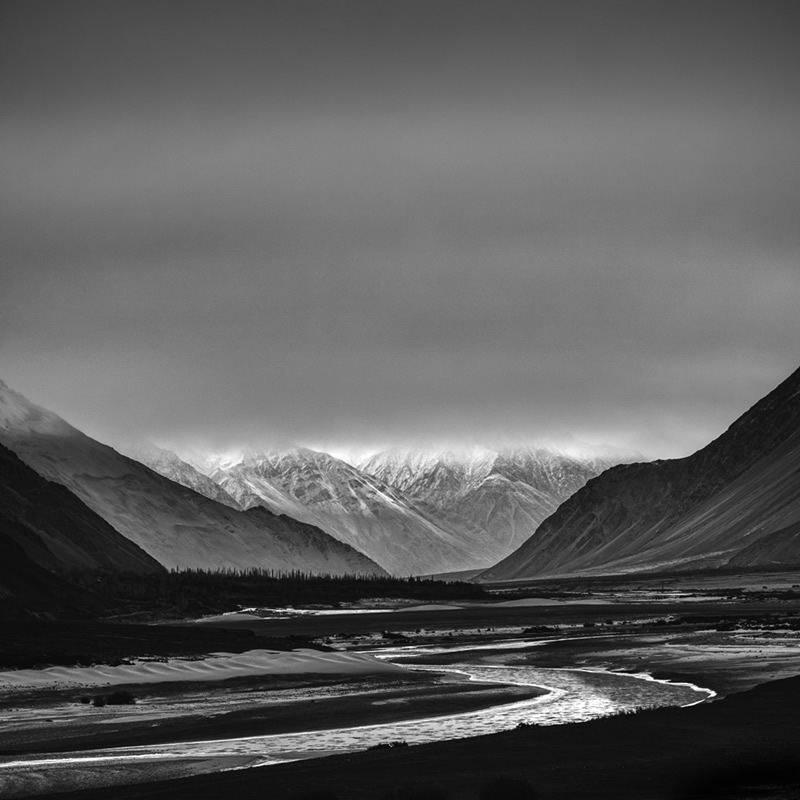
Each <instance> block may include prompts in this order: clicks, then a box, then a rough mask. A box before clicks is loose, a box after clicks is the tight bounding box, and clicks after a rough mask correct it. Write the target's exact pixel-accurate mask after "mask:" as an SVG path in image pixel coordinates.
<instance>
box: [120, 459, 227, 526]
mask: <svg viewBox="0 0 800 800" xmlns="http://www.w3.org/2000/svg"><path fill="white" fill-rule="evenodd" d="M121 451H122V452H123V453H124V454H125V455H126V456H128V457H129V458H132V459H134V460H135V461H138V462H139V463H140V464H144V465H145V466H146V467H150V469H152V470H153V471H154V472H157V473H158V474H159V475H163V476H164V477H165V478H169V479H170V480H171V481H174V482H175V483H179V484H180V485H181V486H185V487H186V488H187V489H193V490H194V491H195V492H197V493H198V494H202V495H203V496H204V497H208V498H209V499H210V500H216V502H218V503H222V504H223V505H226V506H230V507H231V508H235V509H237V510H241V509H242V508H243V506H241V505H239V503H238V502H236V500H235V499H234V498H233V497H231V496H230V495H229V494H228V493H227V492H226V491H225V490H224V489H223V488H222V487H221V486H220V485H219V484H218V483H217V482H216V481H214V480H212V479H211V478H209V477H208V475H204V474H203V473H202V472H200V470H198V469H196V468H195V467H193V466H192V465H191V464H188V463H187V462H186V461H183V460H182V459H180V458H179V457H178V456H177V455H176V454H175V453H173V452H171V451H170V450H164V449H163V448H161V447H156V446H155V445H152V444H149V445H142V444H139V445H130V446H127V447H123V448H122V449H121Z"/></svg>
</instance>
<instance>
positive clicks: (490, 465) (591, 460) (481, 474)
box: [362, 447, 616, 558]
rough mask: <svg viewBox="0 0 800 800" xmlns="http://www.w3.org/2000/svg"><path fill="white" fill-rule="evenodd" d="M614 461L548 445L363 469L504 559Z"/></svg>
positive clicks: (383, 462) (391, 459) (425, 457)
mask: <svg viewBox="0 0 800 800" xmlns="http://www.w3.org/2000/svg"><path fill="white" fill-rule="evenodd" d="M614 463H616V462H615V461H611V460H610V459H603V458H598V457H586V458H584V459H578V458H574V457H572V456H569V455H567V454H565V453H562V452H559V451H557V450H555V449H548V448H545V447H518V448H513V449H512V448H505V449H502V450H488V449H484V448H473V449H469V450H462V451H456V450H443V451H435V450H432V451H423V450H413V449H401V448H397V449H394V450H389V451H385V452H383V453H378V454H377V455H375V456H373V457H372V458H370V459H369V460H368V461H366V462H365V463H364V464H363V465H362V469H363V470H364V471H365V472H367V473H369V474H372V475H374V476H376V477H378V478H380V479H382V480H384V481H385V482H387V483H389V484H391V485H392V486H395V487H397V488H399V489H401V490H402V491H403V492H404V493H405V494H406V495H408V496H410V497H411V498H413V499H414V500H416V501H417V502H419V503H420V504H422V505H423V506H424V508H426V509H427V510H428V512H429V513H430V514H431V515H432V516H434V517H435V518H436V519H438V520H441V521H442V524H443V525H444V526H446V527H448V528H450V529H453V530H460V531H464V530H469V531H471V532H472V535H478V536H480V537H481V539H482V540H483V541H485V542H487V543H490V544H491V547H492V549H493V552H494V554H495V558H503V557H504V556H505V555H507V554H509V553H511V552H513V551H514V550H515V549H516V548H517V547H519V545H520V544H522V542H524V541H525V540H526V539H527V538H528V537H529V536H530V535H531V534H532V533H533V532H534V531H535V530H536V528H537V527H538V525H539V523H541V522H542V521H543V520H544V519H546V518H547V517H548V516H549V515H550V514H552V513H553V511H555V509H556V508H557V507H558V506H559V504H560V503H561V502H562V501H563V500H565V499H566V498H567V497H569V496H570V495H571V494H573V493H574V492H575V491H577V490H578V489H579V488H581V487H582V486H583V485H584V484H585V483H586V481H587V480H589V479H590V478H592V477H594V476H595V475H597V474H599V473H600V472H601V471H602V470H604V469H606V468H607V467H609V466H611V465H612V464H614Z"/></svg>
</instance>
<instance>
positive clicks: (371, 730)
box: [0, 640, 714, 769]
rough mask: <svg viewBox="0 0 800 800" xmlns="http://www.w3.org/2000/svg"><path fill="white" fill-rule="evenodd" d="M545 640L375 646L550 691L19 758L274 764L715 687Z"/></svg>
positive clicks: (644, 703) (687, 700) (659, 701)
mask: <svg viewBox="0 0 800 800" xmlns="http://www.w3.org/2000/svg"><path fill="white" fill-rule="evenodd" d="M546 644H547V643H546V642H542V641H541V640H540V641H535V642H534V641H531V642H520V641H518V640H517V641H515V642H513V643H502V642H496V643H493V644H486V645H481V646H479V647H476V646H458V645H457V646H453V647H442V646H436V647H425V646H414V647H411V646H409V647H398V648H391V649H389V648H387V649H384V650H378V651H372V654H373V655H375V656H377V657H378V658H381V659H384V660H387V661H391V662H393V663H397V664H401V665H403V666H408V667H411V668H413V669H417V670H432V671H443V670H444V671H450V672H458V673H460V674H462V675H465V676H468V677H469V679H471V680H476V681H484V682H492V683H502V684H516V685H532V686H537V687H541V688H544V689H546V690H547V694H544V695H541V696H538V697H535V698H532V699H526V700H521V701H516V702H511V703H505V704H501V705H496V706H492V707H489V708H484V709H481V710H478V711H471V712H466V713H460V714H453V715H449V716H437V717H428V718H422V719H414V720H407V721H403V722H393V723H386V724H376V725H367V726H363V725H362V726H357V727H347V728H335V729H327V730H318V731H307V732H300V733H290V734H278V735H268V736H249V737H241V738H228V739H219V740H212V741H194V742H177V743H170V744H159V745H145V746H139V747H119V748H114V749H107V750H94V751H89V752H81V753H65V754H63V755H60V756H49V757H47V758H37V757H36V756H27V757H23V758H21V759H19V760H18V761H16V762H10V763H9V762H6V763H5V764H2V765H0V767H3V768H6V769H8V768H12V767H13V766H15V765H16V766H20V767H21V766H23V765H24V766H25V767H28V768H30V767H33V766H39V767H41V768H45V769H46V768H47V767H50V766H55V765H59V764H60V765H62V766H67V765H68V764H71V765H79V764H84V765H87V766H88V765H89V764H92V763H94V764H100V763H108V762H124V761H137V760H141V759H146V760H160V759H183V758H197V757H216V756H237V757H247V758H248V759H252V761H250V763H249V766H257V765H269V764H276V763H281V762H285V761H294V760H298V759H304V758H314V757H318V756H323V755H330V754H334V753H346V752H354V751H359V750H365V749H367V748H369V747H374V746H375V745H379V744H388V743H390V742H405V743H407V744H409V745H411V744H422V743H426V742H435V741H442V740H445V739H460V738H465V737H470V736H479V735H483V734H488V733H495V732H499V731H503V730H509V729H512V728H515V727H517V726H518V725H520V724H521V723H524V724H530V725H560V724H568V723H573V722H584V721H587V720H590V719H594V718H597V717H603V716H608V715H611V714H618V713H626V712H631V711H634V710H636V709H642V708H652V707H658V706H688V705H694V704H696V703H700V702H703V701H705V700H707V699H709V698H710V697H712V696H713V695H714V692H713V691H711V690H709V689H703V688H701V687H698V686H694V685H692V684H683V683H670V682H667V681H660V680H655V679H653V678H652V677H650V676H649V675H647V674H645V673H641V674H629V673H618V672H612V671H606V670H595V669H592V670H588V669H577V668H542V667H536V666H533V665H531V664H529V663H526V657H527V656H529V655H530V653H531V651H532V650H533V648H536V647H542V646H546Z"/></svg>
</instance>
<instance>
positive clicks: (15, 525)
mask: <svg viewBox="0 0 800 800" xmlns="http://www.w3.org/2000/svg"><path fill="white" fill-rule="evenodd" d="M0 536H2V537H4V538H6V539H10V540H12V541H14V542H15V543H16V544H17V545H19V547H20V548H21V549H22V551H23V552H24V553H25V554H26V555H27V556H28V558H30V559H31V560H32V561H33V562H34V563H36V564H38V565H39V566H41V567H45V568H46V569H70V568H72V567H85V568H92V569H117V570H125V571H129V572H155V571H159V570H161V569H163V567H161V565H160V564H159V563H158V562H157V561H156V560H155V559H153V558H152V557H151V556H149V555H147V553H145V552H144V551H143V550H142V549H141V548H139V547H137V546H136V545H135V544H134V543H133V542H131V541H130V540H129V539H126V538H125V537H124V536H122V534H120V533H118V532H117V531H116V530H114V528H112V527H111V525H109V524H108V523H107V522H106V521H105V520H104V519H102V518H101V517H99V516H98V515H97V514H96V513H95V512H94V511H92V510H91V509H90V508H88V507H87V506H86V505H85V504H84V503H83V502H81V500H79V499H78V498H77V497H76V496H75V495H74V494H72V492H70V491H69V490H68V489H65V488H64V487H63V486H60V485H58V484H57V483H51V482H50V481H47V480H45V479H44V478H42V477H41V475H39V474H37V473H36V472H34V471H33V470H32V469H31V468H30V467H29V466H27V465H26V464H25V463H23V462H22V461H21V460H20V459H19V458H18V457H17V456H16V455H15V454H14V453H12V452H11V451H10V450H8V449H7V448H5V447H3V446H2V445H0Z"/></svg>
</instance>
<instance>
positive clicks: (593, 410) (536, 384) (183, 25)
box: [0, 0, 800, 455]
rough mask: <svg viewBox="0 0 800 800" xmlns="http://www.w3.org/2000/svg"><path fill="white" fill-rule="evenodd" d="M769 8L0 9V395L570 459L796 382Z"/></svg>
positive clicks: (716, 418) (262, 437) (777, 68)
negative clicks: (484, 445) (540, 449)
mask: <svg viewBox="0 0 800 800" xmlns="http://www.w3.org/2000/svg"><path fill="white" fill-rule="evenodd" d="M794 8H795V4H794V3H792V2H787V3H783V2H768V1H767V2H746V3H737V2H733V1H732V0H726V2H692V3H688V2H686V3H684V2H655V1H654V2H648V0H636V2H628V1H627V0H620V1H617V0H592V1H591V2H588V1H587V2H564V0H558V2H555V1H554V2H525V3H508V2H502V1H501V2H464V1H463V0H462V1H460V2H438V1H437V0H426V2H414V1H413V0H404V2H398V3H394V4H389V3H375V2H349V1H345V0H336V2H330V0H325V2H322V0H319V1H318V2H311V1H309V2H306V1H305V0H292V2H288V0H287V2H273V3H271V2H218V3H216V2H215V3H211V2H197V0H193V2H169V1H167V2H152V3H151V2H136V3H134V2H130V3H128V2H113V1H112V2H108V0H104V1H103V2H96V3H86V2H81V1H80V0H76V1H75V2H71V3H60V2H36V0H26V1H25V2H20V3H15V2H6V3H5V4H4V6H3V10H2V16H3V20H2V23H3V24H2V25H0V30H2V33H1V34H0V37H2V40H0V59H1V60H2V63H0V91H2V99H3V112H2V117H0V134H1V135H2V139H3V175H4V181H3V187H2V189H0V203H2V206H1V207H0V208H1V209H2V219H3V223H2V229H1V230H0V234H1V235H2V242H3V253H4V259H3V267H2V270H3V272H2V275H3V278H2V280H3V292H2V296H0V359H2V373H3V376H4V377H5V378H6V379H7V380H8V381H9V382H10V383H12V384H14V385H16V386H17V387H18V388H20V389H22V390H23V391H26V392H28V393H29V394H30V395H31V396H32V397H33V399H36V400H39V401H40V402H42V403H44V404H46V405H49V406H51V407H53V408H54V409H56V410H58V411H60V412H61V413H63V414H64V415H65V416H68V417H69V418H71V419H73V420H74V421H76V422H77V423H78V424H80V425H81V426H82V427H84V428H85V429H87V430H89V431H90V432H94V433H96V434H98V435H101V436H106V437H113V436H116V435H150V436H154V437H157V438H158V437H160V438H162V439H171V440H173V441H189V440H192V441H198V442H201V443H202V442H205V443H208V444H210V445H211V446H215V447H220V446H224V445H225V444H226V443H242V442H244V441H245V440H253V439H255V440H258V441H261V442H264V441H268V440H270V439H273V438H281V439H288V438H294V439H298V440H301V441H305V442H310V443H315V442H325V443H332V444H338V445H347V444H351V445H354V446H369V445H371V444H383V443H389V442H391V441H394V440H399V439H409V438H410V439H425V438H431V437H434V438H440V439H460V438H463V437H469V438H471V439H475V438H481V437H492V436H501V435H503V436H516V435H518V436H521V437H526V438H527V437H534V436H545V435H548V434H550V435H552V434H555V433H560V432H564V431H569V432H573V433H575V434H576V435H578V436H582V437H584V438H587V439H594V440H613V441H616V442H618V443H620V444H623V445H627V446H632V447H636V448H638V449H640V450H643V451H644V452H647V453H648V454H652V455H675V454H681V453H685V452H688V451H689V450H691V449H692V448H693V447H695V446H698V445H700V444H702V443H703V442H705V441H706V440H707V439H708V438H709V437H711V436H713V435H716V434H717V433H719V432H720V430H721V429H722V428H723V427H724V426H725V425H726V424H727V423H728V422H729V421H730V420H731V419H732V418H733V417H734V416H735V415H737V414H738V413H740V412H741V411H743V410H744V409H745V408H746V407H747V406H748V405H749V404H750V403H752V402H754V401H755V400H756V399H758V397H759V396H760V395H762V394H763V393H764V392H766V391H767V390H769V389H770V388H771V387H772V386H773V385H774V384H775V383H777V381H779V380H780V379H781V378H782V377H783V376H784V375H786V374H788V373H789V372H790V371H791V370H792V369H794V368H795V367H796V366H797V364H796V361H797V352H798V351H797V341H798V334H800V316H799V315H797V313H796V305H797V298H798V279H799V278H800V276H799V275H798V263H799V262H798V256H799V255H800V227H798V225H797V219H798V211H800V159H798V158H797V145H796V143H797V141H798V140H800V105H799V104H798V100H797V90H798V81H799V80H800V69H799V67H800V63H799V62H800V56H799V55H798V49H797V47H796V42H795V35H794V32H795V31H796V30H797V28H796V21H797V20H796V19H795V17H796V16H797V15H796V13H795V10H794Z"/></svg>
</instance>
